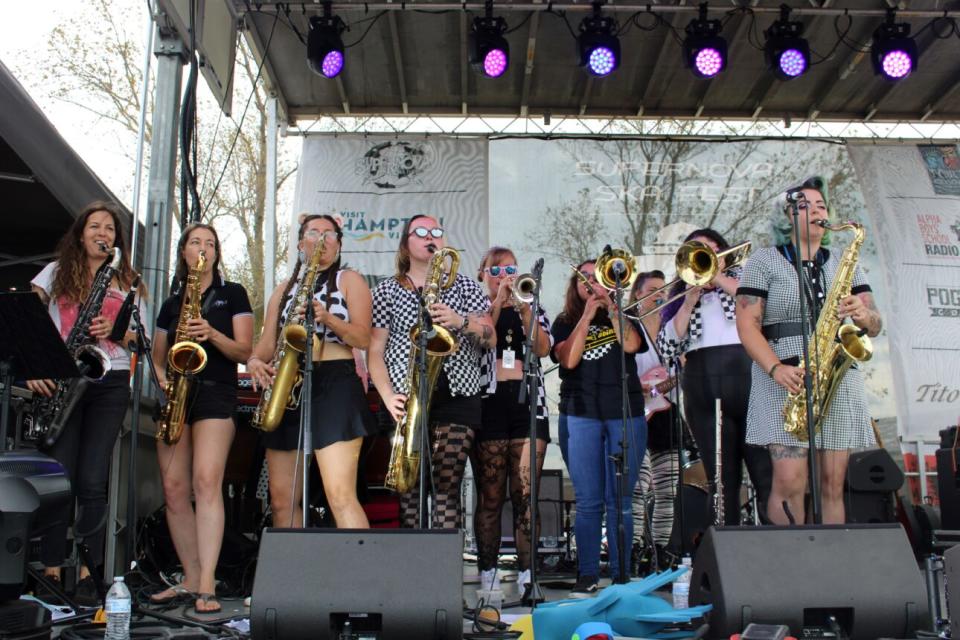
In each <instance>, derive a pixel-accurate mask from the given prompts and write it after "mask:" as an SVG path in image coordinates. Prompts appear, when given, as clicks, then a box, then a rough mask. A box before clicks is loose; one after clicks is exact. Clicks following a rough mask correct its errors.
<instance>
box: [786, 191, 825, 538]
mask: <svg viewBox="0 0 960 640" xmlns="http://www.w3.org/2000/svg"><path fill="white" fill-rule="evenodd" d="M791 196H793V198H795V199H793V200H791ZM805 199H806V198H805V197H804V195H803V192H802V191H797V192H796V193H794V194H788V196H787V201H788V202H790V205H789V206H790V209H791V210H792V216H791V217H792V220H793V236H794V239H795V244H794V246H793V249H794V252H793V254H794V255H793V266H794V269H796V271H797V286H798V291H799V294H800V337H801V340H802V348H801V351H802V353H803V387H804V390H805V392H806V397H805V398H804V399H805V400H806V408H807V433H808V435H809V438H808V439H807V472H808V473H809V474H810V503H811V504H810V506H811V511H812V515H813V523H814V524H821V523H822V522H823V518H822V512H821V509H820V480H819V478H820V474H819V473H818V466H819V465H818V464H817V455H816V454H817V443H816V440H817V438H816V429H815V426H816V425H815V424H814V421H813V378H812V376H811V375H810V342H809V327H808V324H807V322H808V320H809V318H808V315H807V295H808V293H809V294H810V295H811V296H812V294H813V292H812V291H810V290H809V287H808V286H807V279H806V278H805V277H804V274H803V261H802V259H801V256H800V207H799V202H800V201H802V200H805ZM805 211H806V210H805ZM807 222H808V223H809V214H807ZM811 258H812V256H811ZM800 524H801V525H802V524H803V523H802V522H801V523H800Z"/></svg>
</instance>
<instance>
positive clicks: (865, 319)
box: [850, 291, 883, 338]
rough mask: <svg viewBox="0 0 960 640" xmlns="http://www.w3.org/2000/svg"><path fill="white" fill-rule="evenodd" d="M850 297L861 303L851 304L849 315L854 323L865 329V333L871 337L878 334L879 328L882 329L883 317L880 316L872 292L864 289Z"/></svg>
mask: <svg viewBox="0 0 960 640" xmlns="http://www.w3.org/2000/svg"><path fill="white" fill-rule="evenodd" d="M850 297H851V298H856V299H858V300H859V301H860V302H861V303H862V304H861V305H859V306H858V305H856V304H854V305H853V306H854V311H853V312H852V313H851V314H850V317H851V318H853V322H854V324H856V325H857V326H858V327H860V328H861V329H866V330H867V335H868V336H870V337H871V338H875V337H877V336H878V335H880V330H881V329H883V318H882V317H880V311H879V310H878V309H877V303H876V302H875V301H874V299H873V294H872V293H870V292H869V291H865V292H863V293H858V294H857V295H856V296H850Z"/></svg>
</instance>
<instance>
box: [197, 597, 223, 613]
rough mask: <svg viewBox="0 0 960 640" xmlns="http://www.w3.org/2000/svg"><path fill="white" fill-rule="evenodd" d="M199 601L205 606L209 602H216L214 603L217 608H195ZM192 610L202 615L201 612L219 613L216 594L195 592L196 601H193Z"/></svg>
mask: <svg viewBox="0 0 960 640" xmlns="http://www.w3.org/2000/svg"><path fill="white" fill-rule="evenodd" d="M200 602H202V603H203V604H204V606H206V605H208V604H211V603H213V604H216V605H217V608H216V609H198V608H197V604H198V603H200ZM193 610H194V611H195V612H196V613H198V614H201V615H203V614H205V613H220V610H221V607H220V601H219V600H217V596H216V594H213V593H198V594H197V601H196V602H194V603H193Z"/></svg>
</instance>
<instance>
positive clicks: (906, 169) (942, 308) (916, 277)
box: [850, 145, 960, 438]
mask: <svg viewBox="0 0 960 640" xmlns="http://www.w3.org/2000/svg"><path fill="white" fill-rule="evenodd" d="M850 157H851V159H852V160H853V163H854V166H855V167H856V170H857V175H858V177H859V180H860V184H861V186H862V189H863V195H864V199H865V200H866V204H867V209H868V210H869V211H871V212H872V215H873V216H874V225H873V226H874V228H876V229H878V230H880V233H879V234H878V235H877V243H878V245H879V250H880V257H881V259H882V261H883V263H884V265H885V269H884V270H883V271H884V274H885V276H886V283H885V285H886V286H885V287H884V289H885V291H886V294H887V296H888V302H889V304H888V305H887V308H888V309H889V312H888V313H887V317H886V327H887V331H886V333H887V336H888V337H889V339H890V351H891V360H892V365H893V366H892V369H893V379H894V385H893V387H894V389H895V393H896V398H897V403H896V405H897V412H898V418H899V420H898V422H899V425H900V433H901V435H902V436H904V437H906V438H918V437H925V438H937V437H938V436H937V432H938V431H939V430H940V429H943V428H945V427H947V426H949V425H950V424H956V422H957V416H958V414H960V362H958V358H960V154H958V148H957V147H956V146H953V145H947V146H933V145H923V146H919V147H918V146H899V145H898V146H894V145H890V146H876V145H864V146H851V147H850Z"/></svg>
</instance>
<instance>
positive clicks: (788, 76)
mask: <svg viewBox="0 0 960 640" xmlns="http://www.w3.org/2000/svg"><path fill="white" fill-rule="evenodd" d="M803 28H804V24H803V23H802V22H791V21H790V8H789V7H787V6H786V5H783V6H781V8H780V19H779V20H777V21H776V22H774V23H773V24H772V25H770V28H769V29H767V30H766V31H765V32H764V35H765V36H766V38H767V41H766V44H765V45H764V47H763V51H764V57H765V58H766V60H767V66H768V67H770V70H771V71H773V75H775V76H777V77H778V78H780V79H781V80H793V79H794V78H799V77H800V76H802V75H803V74H804V73H806V72H807V70H808V69H809V68H810V45H809V43H807V41H806V39H804V38H801V37H800V36H801V34H802V33H803Z"/></svg>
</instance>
